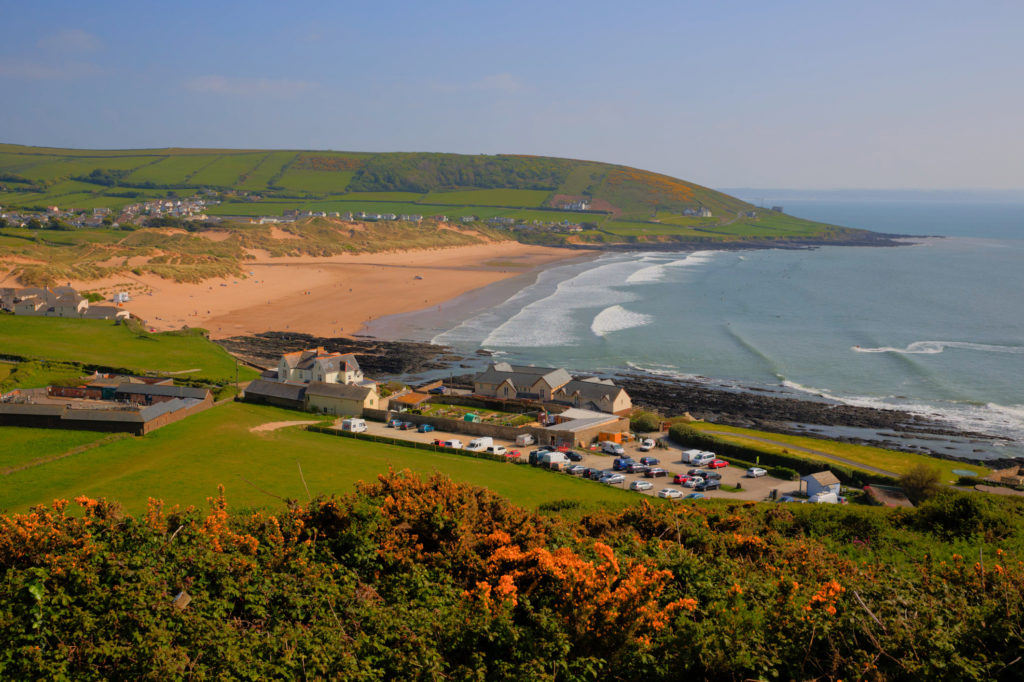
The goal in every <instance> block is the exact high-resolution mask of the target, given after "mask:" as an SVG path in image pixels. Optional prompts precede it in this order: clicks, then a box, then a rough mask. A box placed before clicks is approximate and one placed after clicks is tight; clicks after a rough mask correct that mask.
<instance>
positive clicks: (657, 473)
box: [644, 467, 668, 478]
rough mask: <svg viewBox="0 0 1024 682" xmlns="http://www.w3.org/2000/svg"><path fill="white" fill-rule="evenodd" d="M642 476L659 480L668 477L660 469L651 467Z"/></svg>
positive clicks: (666, 473)
mask: <svg viewBox="0 0 1024 682" xmlns="http://www.w3.org/2000/svg"><path fill="white" fill-rule="evenodd" d="M644 476H646V477H647V478H661V477H662V476H668V472H667V471H665V470H664V469H662V468H661V467H651V468H650V469H648V470H647V473H645V474H644Z"/></svg>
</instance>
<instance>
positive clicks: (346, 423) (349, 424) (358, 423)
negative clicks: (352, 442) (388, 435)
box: [341, 418, 366, 433]
mask: <svg viewBox="0 0 1024 682" xmlns="http://www.w3.org/2000/svg"><path fill="white" fill-rule="evenodd" d="M341 430H342V431H351V432H352V433H362V432H363V431H366V421H365V420H363V419H356V418H352V419H342V420H341Z"/></svg>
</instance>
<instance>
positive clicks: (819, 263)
mask: <svg viewBox="0 0 1024 682" xmlns="http://www.w3.org/2000/svg"><path fill="white" fill-rule="evenodd" d="M786 210H787V211H788V212H791V213H794V214H796V215H801V216H806V217H808V218H815V219H818V220H825V221H829V222H834V223H837V224H844V225H850V226H854V227H866V228H869V229H874V230H877V231H883V232H897V233H902V234H931V235H935V234H947V235H952V236H949V237H948V238H943V239H926V240H924V241H922V242H920V243H918V244H916V245H913V246H906V247H901V248H858V247H825V248H821V249H815V250H805V251H778V250H770V251H768V250H766V251H745V252H735V251H732V252H715V251H705V252H698V253H690V254H687V253H642V252H638V253H629V254H609V255H605V256H602V257H600V258H598V259H597V260H594V261H590V262H583V263H572V264H569V265H562V266H558V267H554V268H551V269H549V270H546V271H544V272H542V273H541V274H540V276H539V277H538V278H537V279H536V281H535V282H533V283H532V284H530V285H528V286H526V287H525V288H521V289H519V290H517V291H515V292H514V293H513V292H503V293H501V296H500V297H499V298H498V299H496V300H493V301H491V302H490V303H489V304H488V306H487V307H486V309H482V310H476V311H473V312H472V314H468V315H467V316H466V319H461V320H452V321H445V322H442V323H440V326H438V325H436V324H435V326H434V328H431V327H430V325H421V326H420V328H419V333H418V335H420V336H421V337H423V338H432V339H433V340H434V341H435V342H437V343H443V344H449V345H452V346H455V347H457V348H459V349H462V350H465V351H471V350H475V349H477V348H481V347H482V348H486V349H489V350H492V351H496V352H497V353H499V354H504V355H506V356H508V357H509V359H515V360H519V361H523V362H529V363H534V364H539V365H556V366H557V365H560V366H567V367H569V368H572V369H577V370H581V371H601V370H614V369H617V368H623V367H629V368H634V369H640V370H646V371H650V372H655V373H661V374H666V375H670V376H683V377H693V376H699V377H702V378H704V377H710V378H711V381H712V382H713V383H717V384H722V385H727V386H728V385H742V386H762V387H775V388H779V389H781V390H788V391H795V392H798V393H813V394H818V395H823V396H826V397H830V398H835V399H838V400H840V401H843V402H846V403H849V404H857V405H866V406H873V407H899V408H901V409H907V410H910V411H914V412H919V413H921V414H927V415H931V416H936V417H939V418H941V419H943V420H945V421H947V422H949V423H950V424H951V425H955V426H957V427H959V428H966V429H969V430H975V431H983V432H987V433H992V434H997V435H1002V436H1007V437H1011V438H1013V439H1014V440H1015V441H1017V445H1013V446H1010V447H1007V448H1006V449H1005V452H1003V453H1001V454H1005V455H1014V454H1024V448H1022V447H1019V445H1020V444H1024V382H1022V380H1024V240H1022V239H1020V238H1019V237H1021V236H1024V205H1022V204H991V205H986V204H979V205H942V206H936V205H935V204H916V203H912V202H906V203H900V204H893V203H892V202H872V203H864V202H843V203H840V202H831V203H828V202H789V203H788V204H787V205H786ZM496 291H497V290H496ZM438 319H441V318H438ZM437 321H438V320H437V319H435V322H437Z"/></svg>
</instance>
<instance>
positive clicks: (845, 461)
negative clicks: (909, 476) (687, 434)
mask: <svg viewBox="0 0 1024 682" xmlns="http://www.w3.org/2000/svg"><path fill="white" fill-rule="evenodd" d="M701 433H710V434H713V435H716V436H730V437H732V438H744V439H746V440H755V441H757V442H758V443H766V444H768V445H777V446H779V447H783V448H786V449H787V450H798V451H799V452H807V453H810V454H812V455H818V456H819V457H825V458H826V459H830V460H832V461H834V462H838V463H839V464H845V465H846V466H850V467H853V468H855V469H863V470H865V471H870V472H872V473H875V474H881V475H883V476H891V477H892V478H899V477H900V475H899V474H897V473H896V472H894V471H886V470H885V469H879V468H878V467H873V466H869V465H867V464H861V463H860V462H855V461H853V460H852V459H846V458H845V457H839V456H838V455H833V454H832V453H830V452H822V451H821V450H813V449H811V448H802V447H800V446H799V445H793V444H792V443H783V442H781V441H777V440H771V439H769V438H761V437H760V436H748V435H746V434H741V433H733V432H732V431H712V430H710V429H701Z"/></svg>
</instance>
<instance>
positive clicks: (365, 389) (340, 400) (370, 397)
mask: <svg viewBox="0 0 1024 682" xmlns="http://www.w3.org/2000/svg"><path fill="white" fill-rule="evenodd" d="M379 404H380V397H379V396H378V395H377V386H376V385H375V384H371V385H369V386H356V385H353V384H327V383H324V382H322V381H312V382H310V384H309V386H308V387H307V388H306V409H307V410H309V411H310V412H319V413H320V414H334V415H338V416H342V415H344V416H361V415H362V414H363V410H364V409H371V410H376V409H379Z"/></svg>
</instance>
